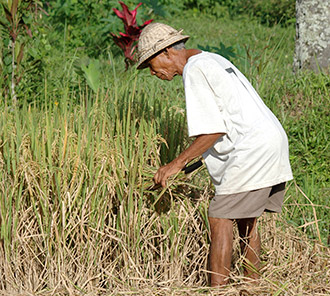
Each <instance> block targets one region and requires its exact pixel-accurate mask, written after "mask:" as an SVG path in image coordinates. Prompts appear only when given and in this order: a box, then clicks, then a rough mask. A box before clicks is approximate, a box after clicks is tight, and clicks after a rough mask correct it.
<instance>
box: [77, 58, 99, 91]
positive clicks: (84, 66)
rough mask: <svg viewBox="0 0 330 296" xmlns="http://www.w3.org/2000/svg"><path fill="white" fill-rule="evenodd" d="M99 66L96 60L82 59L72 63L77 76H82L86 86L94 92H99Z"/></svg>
mask: <svg viewBox="0 0 330 296" xmlns="http://www.w3.org/2000/svg"><path fill="white" fill-rule="evenodd" d="M100 67H101V64H100V61H99V60H97V59H89V58H88V57H83V58H82V59H80V60H78V61H76V62H75V63H74V69H75V71H76V73H77V74H79V75H82V76H84V78H85V79H86V81H87V84H88V86H89V87H90V88H91V89H92V90H93V91H94V92H95V93H97V91H98V90H99V87H100V81H101V80H100V77H101V70H100Z"/></svg>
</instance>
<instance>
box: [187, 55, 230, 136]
mask: <svg viewBox="0 0 330 296" xmlns="http://www.w3.org/2000/svg"><path fill="white" fill-rule="evenodd" d="M186 66H187V67H186V68H185V70H184V75H183V82H184V88H185V97H186V110H187V122H188V134H189V137H193V136H198V135H201V134H213V133H227V129H226V125H225V121H224V113H223V108H222V100H221V96H222V95H227V94H226V88H225V87H224V89H222V86H225V84H226V78H227V77H226V75H227V73H226V72H225V70H223V69H222V68H221V67H220V66H218V67H216V66H215V65H212V64H211V63H209V62H208V61H206V62H204V61H203V62H202V63H201V62H200V61H199V62H198V63H192V64H190V65H189V64H188V63H187V65H186ZM215 89H216V92H215Z"/></svg>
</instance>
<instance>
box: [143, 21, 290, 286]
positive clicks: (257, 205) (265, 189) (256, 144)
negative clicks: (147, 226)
mask: <svg viewBox="0 0 330 296" xmlns="http://www.w3.org/2000/svg"><path fill="white" fill-rule="evenodd" d="M188 38H189V36H185V35H182V34H181V32H179V31H177V30H175V29H173V28H172V27H170V26H168V25H165V24H160V23H152V24H149V25H148V26H146V27H145V28H144V29H143V31H142V33H141V36H140V39H139V43H138V49H139V60H138V69H143V68H147V67H149V69H150V72H151V74H152V75H156V76H157V77H158V78H160V79H163V80H172V79H173V77H174V76H175V75H181V76H182V77H183V84H184V90H185V97H186V111H187V122H188V133H189V137H195V140H194V141H193V143H192V144H191V145H190V146H189V147H188V148H187V149H186V150H185V151H183V152H182V153H181V154H180V155H179V156H178V157H177V158H175V159H174V160H173V161H171V162H170V163H169V164H167V165H165V166H163V167H161V168H159V169H158V171H157V173H156V174H155V176H154V182H155V183H156V184H161V185H162V186H163V187H165V186H166V180H167V179H168V178H169V177H170V176H172V175H174V174H176V173H177V172H179V171H180V170H181V169H182V168H183V167H184V166H185V165H186V164H187V163H188V162H190V161H191V160H192V159H194V158H196V157H199V156H200V155H203V158H204V160H205V164H206V167H207V170H208V172H209V174H210V177H211V179H212V182H213V184H214V187H215V196H214V197H213V198H212V200H211V201H210V205H209V213H208V215H209V224H210V229H211V248H210V274H211V286H218V285H224V284H226V283H227V282H228V276H229V272H230V265H231V257H232V247H233V221H236V222H237V225H238V230H239V235H240V237H241V249H242V252H243V253H244V256H245V263H246V264H244V267H245V275H246V276H249V277H251V278H252V279H257V278H258V268H259V265H260V259H259V255H260V238H259V234H258V230H257V224H256V222H257V217H259V216H260V215H262V213H263V212H264V211H270V212H280V211H281V207H282V202H283V196H284V187H285V182H286V181H288V180H290V179H292V172H291V168H290V163H289V152H288V141H287V137H286V134H285V132H284V130H283V128H282V126H281V124H280V123H279V121H278V120H277V118H276V117H275V116H274V115H273V113H272V112H271V111H270V110H269V109H268V108H267V106H266V105H265V104H264V103H263V101H262V100H261V98H260V97H259V95H258V94H257V93H256V91H255V90H254V88H253V87H252V86H251V84H250V83H249V82H248V81H247V79H246V78H245V77H244V76H243V75H242V73H241V72H240V71H239V70H238V69H237V68H236V67H235V66H234V65H233V64H231V63H230V62H229V61H228V60H226V59H225V58H223V57H221V56H220V55H217V54H214V53H208V52H204V51H201V50H198V49H185V46H184V43H185V41H186V40H187V39H188Z"/></svg>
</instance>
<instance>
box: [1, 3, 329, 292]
mask: <svg viewBox="0 0 330 296" xmlns="http://www.w3.org/2000/svg"><path fill="white" fill-rule="evenodd" d="M15 3H17V6H16V4H15ZM125 3H126V4H127V5H128V7H129V8H130V9H133V8H134V7H135V6H136V5H137V4H138V1H126V2H125ZM1 5H2V6H0V20H1V21H0V108H1V114H0V171H1V173H0V213H1V214H0V227H1V240H0V291H3V294H4V295H195V294H196V295H199V294H210V295H245V294H244V293H248V292H249V293H250V294H252V295H329V294H330V283H329V278H330V253H329V243H330V242H329V235H330V233H329V230H330V218H329V209H330V202H329V196H330V181H329V169H330V162H329V156H330V155H329V151H330V149H329V130H330V121H329V110H330V108H329V107H330V105H329V101H330V96H329V86H330V78H329V75H328V74H327V73H318V74H315V73H312V72H300V73H297V74H294V73H293V72H292V61H293V51H294V36H295V28H294V22H295V16H294V11H295V1H293V0H272V1H266V0H251V1H243V0H237V1H234V0H223V1H222V0H219V1H216V0H182V1H174V0H161V1H154V0H146V1H143V5H142V6H141V7H140V8H139V9H138V15H137V19H138V24H141V23H143V21H145V20H148V19H150V18H153V19H154V20H155V21H160V22H164V23H167V24H170V25H171V26H173V27H175V28H177V29H179V28H183V29H184V32H185V33H186V34H188V35H190V36H191V38H190V40H189V41H188V43H187V46H188V47H191V48H194V47H195V48H201V49H206V50H210V51H213V52H217V53H220V54H222V55H223V56H225V57H227V58H229V59H230V60H231V61H232V62H233V63H234V64H235V65H236V66H237V67H238V68H239V69H240V70H241V71H242V72H243V73H244V74H245V75H246V76H247V77H248V79H249V80H250V81H251V82H252V84H253V85H254V86H255V88H256V89H257V91H258V92H259V93H260V95H261V97H262V98H263V99H264V101H265V103H266V104H267V105H268V106H269V107H270V108H271V110H272V111H273V112H274V113H275V115H276V116H277V117H278V118H279V120H280V121H281V123H282V125H283V126H284V128H285V130H286V132H287V134H288V138H289V141H290V153H291V156H290V159H291V164H292V168H293V172H294V177H295V179H294V180H293V181H292V182H289V184H288V189H287V192H286V198H285V206H284V209H283V212H282V214H280V215H264V216H263V217H262V218H261V219H260V230H261V234H262V241H263V245H264V246H263V250H262V253H263V255H262V259H263V269H262V270H261V281H260V285H259V286H258V287H249V286H246V285H245V284H244V281H242V280H243V276H242V270H241V265H242V259H241V258H242V257H241V254H240V253H239V251H238V248H237V246H238V243H239V242H238V241H237V240H236V241H235V245H236V249H235V250H236V251H235V253H234V260H233V266H232V270H233V271H232V274H231V283H230V285H229V286H228V287H226V289H224V290H215V289H210V288H207V287H206V286H207V253H208V246H209V232H208V223H207V206H208V199H209V198H210V196H212V190H213V188H212V185H211V184H210V182H209V178H208V177H207V172H206V170H205V168H201V169H199V170H198V171H197V172H194V173H193V174H192V175H189V176H183V175H181V174H179V175H177V176H175V177H174V178H173V179H172V180H171V181H170V185H169V188H167V189H166V190H159V191H154V190H150V186H151V185H152V176H153V173H154V172H155V171H156V169H157V167H159V165H160V164H161V163H166V162H168V161H170V160H171V159H172V158H173V157H174V156H175V155H177V154H178V153H179V152H180V151H181V150H182V149H184V147H186V146H187V145H188V144H189V141H190V139H188V137H187V133H186V122H185V120H186V119H185V110H184V106H185V105H184V93H183V88H182V81H181V79H180V78H176V79H175V80H174V81H172V82H170V83H169V82H163V81H159V80H157V79H156V78H155V77H151V75H150V74H149V73H148V71H147V70H144V71H140V72H138V71H137V70H136V69H135V68H134V67H131V68H130V69H129V70H128V71H125V63H124V58H123V54H122V52H121V50H120V49H119V48H118V47H117V46H116V45H115V44H114V43H113V41H112V38H111V35H110V32H113V33H118V32H119V31H123V27H122V23H121V21H120V20H119V19H118V18H117V17H116V15H115V14H114V12H113V11H112V8H119V7H120V6H119V4H118V2H117V1H95V0H56V1H55V0H54V1H48V2H46V1H22V2H21V1H4V0H2V1H1ZM242 293H243V294H242Z"/></svg>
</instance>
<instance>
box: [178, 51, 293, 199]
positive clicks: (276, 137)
mask: <svg viewBox="0 0 330 296" xmlns="http://www.w3.org/2000/svg"><path fill="white" fill-rule="evenodd" d="M182 76H183V83H184V88H185V96H186V109H187V121H188V134H189V136H190V137H193V136H198V135H202V134H213V133H225V134H226V135H225V136H223V137H220V138H219V140H218V141H217V142H216V143H215V144H214V146H213V147H211V148H210V149H208V150H207V151H206V152H205V153H204V154H203V157H204V159H205V164H206V167H207V169H208V172H209V174H210V176H211V179H212V182H213V184H214V186H215V194H216V195H218V194H232V193H238V192H244V191H250V190H255V189H260V188H264V187H268V186H273V185H276V184H279V183H282V182H285V181H288V180H291V179H292V172H291V167H290V162H289V149H288V139H287V136H286V134H285V131H284V130H283V128H282V126H281V124H280V122H279V121H278V120H277V118H276V117H275V116H274V114H273V113H272V112H271V111H270V110H269V109H268V108H267V106H266V105H265V104H264V102H263V101H262V100H261V98H260V97H259V95H258V94H257V92H256V91H255V90H254V88H253V87H252V85H251V84H250V83H249V81H248V80H247V79H246V78H245V77H244V75H243V74H242V73H241V72H240V71H239V70H238V69H237V68H236V67H235V66H234V65H233V64H232V63H230V62H229V61H228V60H226V59H225V58H223V57H222V56H220V55H217V54H213V53H208V52H202V53H200V54H196V55H194V56H192V57H190V58H189V60H188V62H187V64H186V65H185V67H184V70H183V75H182Z"/></svg>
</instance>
